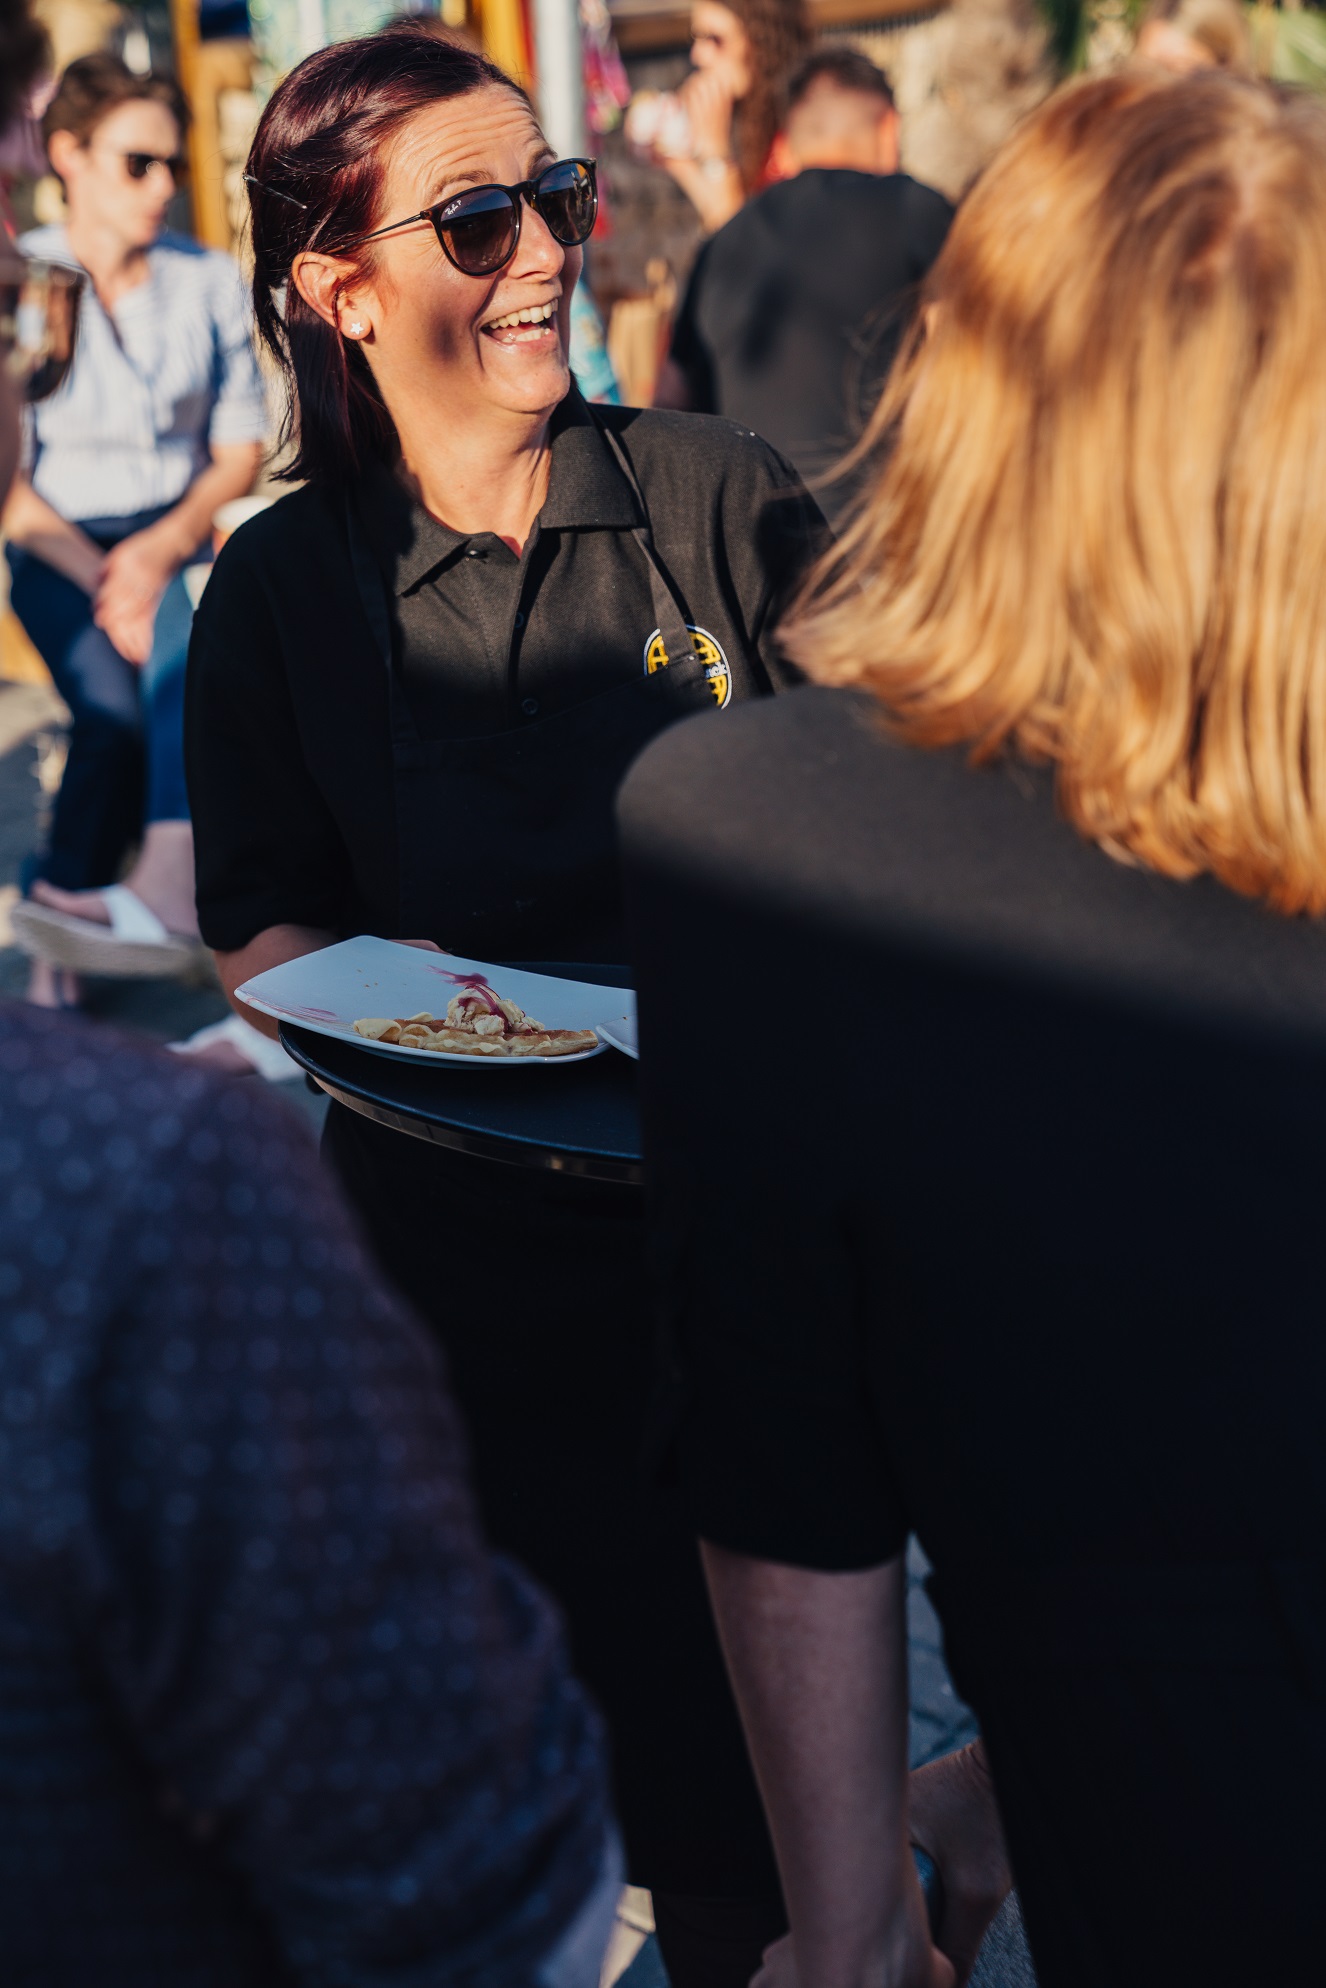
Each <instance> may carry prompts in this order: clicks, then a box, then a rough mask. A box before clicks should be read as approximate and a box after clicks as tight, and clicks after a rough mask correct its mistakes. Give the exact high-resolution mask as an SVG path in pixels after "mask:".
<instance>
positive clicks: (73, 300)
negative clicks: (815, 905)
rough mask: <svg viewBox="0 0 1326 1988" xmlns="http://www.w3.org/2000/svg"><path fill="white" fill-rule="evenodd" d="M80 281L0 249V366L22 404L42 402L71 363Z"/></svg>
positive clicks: (76, 274)
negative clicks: (23, 401)
mask: <svg viewBox="0 0 1326 1988" xmlns="http://www.w3.org/2000/svg"><path fill="white" fill-rule="evenodd" d="M82 292H83V277H82V274H81V272H80V271H78V270H76V269H66V268H65V267H64V265H63V264H62V263H58V262H43V261H41V260H39V259H34V258H32V257H29V256H23V255H20V254H19V253H18V252H17V251H16V250H15V249H12V248H11V247H10V246H9V244H8V243H7V242H6V243H3V244H0V367H3V368H4V370H5V372H6V373H7V374H8V375H9V377H10V379H11V380H12V381H13V383H14V385H15V386H16V387H17V388H18V389H19V391H20V392H21V393H22V395H23V398H24V399H25V400H27V401H34V400H45V398H46V396H47V395H48V394H52V393H54V392H55V389H56V388H57V387H58V386H59V385H60V384H61V382H62V381H63V380H64V377H65V375H66V373H67V372H68V371H69V368H70V366H71V365H72V364H73V358H74V345H75V342H76V340H77V337H78V307H79V302H80V299H81V297H82Z"/></svg>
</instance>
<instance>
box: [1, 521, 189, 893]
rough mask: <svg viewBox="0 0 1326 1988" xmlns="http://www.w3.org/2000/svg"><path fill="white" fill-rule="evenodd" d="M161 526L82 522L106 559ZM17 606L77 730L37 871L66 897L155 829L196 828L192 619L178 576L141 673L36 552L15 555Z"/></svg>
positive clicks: (81, 597) (80, 596)
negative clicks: (189, 696) (190, 745)
mask: <svg viewBox="0 0 1326 1988" xmlns="http://www.w3.org/2000/svg"><path fill="white" fill-rule="evenodd" d="M160 516H161V512H160V511H145V512H142V513H141V514H140V515H139V516H137V517H132V518H92V519H81V520H80V521H79V522H80V528H81V529H82V530H83V531H85V532H86V533H87V534H88V536H89V537H90V538H93V539H95V540H96V542H97V544H98V545H99V546H101V548H102V550H103V551H109V550H110V548H111V546H113V545H118V544H119V542H120V540H121V539H124V538H128V537H129V536H130V534H131V533H132V532H136V531H142V530H144V529H145V527H146V526H148V525H150V524H152V523H154V522H155V520H156V519H157V518H159V517H160ZM7 552H8V558H9V572H10V589H9V597H10V603H11V605H12V607H13V609H14V612H15V614H16V615H17V616H18V618H19V620H20V621H21V622H22V624H23V627H24V629H25V630H26V631H27V634H28V638H29V640H30V641H31V643H32V645H33V647H34V648H35V649H36V650H37V653H38V654H39V655H40V657H41V659H42V661H43V662H44V663H45V665H46V667H47V669H48V670H49V671H50V673H51V676H52V678H53V680H54V683H55V687H56V689H57V690H58V691H59V693H60V695H61V697H63V699H64V701H65V703H66V704H67V705H68V706H69V710H70V713H71V715H72V718H73V727H72V730H71V732H70V736H69V757H68V760H67V762H66V764H65V771H64V779H63V780H62V782H61V783H60V792H59V795H58V797H57V799H56V803H55V808H54V810H53V813H52V818H51V831H50V837H49V841H48V843H47V847H46V849H45V850H44V851H43V852H42V854H41V855H40V856H38V857H37V858H36V859H35V860H34V862H33V863H32V864H30V865H29V867H28V872H27V875H28V880H29V881H31V879H32V877H33V876H39V877H45V878H47V879H48V880H49V882H51V883H53V884H58V885H59V886H60V888H61V889H63V890H95V889H97V888H98V887H99V886H100V885H102V884H109V883H113V882H114V881H115V879H116V877H117V876H118V874H119V871H120V867H121V864H122V863H123V861H124V857H125V855H126V853H127V852H128V850H129V849H130V848H131V847H132V846H133V844H134V843H135V842H136V841H137V840H138V838H139V836H140V835H141V834H142V832H143V829H144V827H145V826H146V824H147V823H149V822H154V821H187V820H188V818H189V801H188V795H187V793H186V791H185V786H184V668H185V664H186V662H187V661H188V654H189V631H190V628H191V627H192V624H193V609H192V607H191V606H190V604H189V597H188V594H187V593H186V592H185V587H184V581H183V579H182V578H181V577H180V575H179V574H176V576H175V578H174V579H173V580H172V581H171V583H170V585H169V586H168V587H167V589H166V591H165V594H164V595H163V596H162V600H161V605H160V606H159V607H158V609H157V619H156V629H155V632H154V635H153V641H152V654H151V655H150V657H149V658H148V660H147V662H146V663H145V664H144V665H143V667H142V668H141V669H139V668H137V667H136V666H135V665H134V664H133V663H131V662H129V661H127V660H126V658H125V657H123V656H122V655H121V654H120V652H119V650H118V649H117V648H116V647H115V646H114V644H113V643H112V642H111V640H110V638H109V636H107V635H104V634H103V633H102V631H101V629H99V628H98V627H97V625H96V623H95V622H94V621H93V619H92V602H91V600H90V599H89V598H88V596H87V595H86V594H85V593H84V592H83V590H82V588H81V587H77V586H75V585H74V582H73V581H72V580H67V579H66V578H65V577H64V575H63V574H62V573H57V572H56V571H55V569H54V567H52V566H48V565H47V564H46V562H45V560H44V559H38V558H37V557H36V556H35V554H33V553H31V552H24V551H23V550H22V548H21V547H19V546H16V545H11V546H9V547H8V548H7Z"/></svg>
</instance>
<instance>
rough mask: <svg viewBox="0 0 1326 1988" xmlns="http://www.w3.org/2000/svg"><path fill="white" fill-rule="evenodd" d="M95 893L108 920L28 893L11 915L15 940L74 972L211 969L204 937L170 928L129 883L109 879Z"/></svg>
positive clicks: (155, 975)
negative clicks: (43, 901) (36, 899)
mask: <svg viewBox="0 0 1326 1988" xmlns="http://www.w3.org/2000/svg"><path fill="white" fill-rule="evenodd" d="M96 895H97V896H98V897H99V898H100V899H101V902H102V903H103V904H104V905H105V907H106V911H107V914H108V915H109V917H110V924H109V925H101V924H98V923H97V922H96V920H94V919H91V918H77V917H75V916H74V915H73V913H72V912H68V911H55V910H53V909H52V907H51V906H50V905H49V904H37V903H35V902H34V901H33V899H32V898H24V899H23V900H22V902H21V903H19V904H16V905H15V906H14V907H13V909H12V910H11V912H10V914H9V922H10V927H11V929H12V931H13V934H14V943H15V945H17V946H19V947H21V948H22V950H23V951H24V952H25V953H27V954H28V955H29V956H30V957H31V958H33V959H42V960H45V961H46V962H47V963H48V964H49V965H50V966H63V967H67V968H68V969H69V971H70V972H71V973H104V974H109V975H112V976H114V977H116V978H120V979H142V980H165V979H170V980H173V979H183V978H186V977H188V976H190V975H193V974H197V973H201V972H203V971H205V970H206V969H207V967H208V965H209V957H210V956H209V954H208V951H207V948H206V946H205V945H204V944H203V942H202V940H201V939H186V938H182V937H181V936H180V934H179V933H178V932H168V931H167V930H166V927H165V926H164V925H163V924H162V922H161V920H160V919H159V918H158V917H157V915H156V912H155V911H152V910H151V909H149V907H148V906H147V905H146V904H144V903H143V900H142V898H141V897H139V896H138V894H137V892H136V891H132V890H130V889H129V886H128V885H127V884H108V885H107V887H106V889H105V890H99V891H98V892H97V893H96Z"/></svg>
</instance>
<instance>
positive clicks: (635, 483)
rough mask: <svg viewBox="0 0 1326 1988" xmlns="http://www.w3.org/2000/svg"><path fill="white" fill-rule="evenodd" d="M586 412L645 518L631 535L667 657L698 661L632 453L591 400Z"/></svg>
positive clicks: (684, 610) (677, 660)
mask: <svg viewBox="0 0 1326 1988" xmlns="http://www.w3.org/2000/svg"><path fill="white" fill-rule="evenodd" d="M586 412H587V413H588V415H589V418H590V420H591V421H592V422H593V423H594V426H595V427H596V428H597V429H598V432H599V434H600V435H601V436H602V437H603V439H604V441H605V442H606V443H607V445H608V447H609V448H610V449H611V450H612V453H613V455H614V456H615V457H616V460H617V467H618V469H619V470H620V471H621V473H622V475H623V476H624V477H625V478H626V481H627V482H628V483H629V484H630V486H631V494H632V496H633V497H634V498H635V501H636V503H637V504H638V505H639V506H640V513H641V516H642V517H643V518H644V524H643V525H638V526H637V527H636V529H635V530H634V531H633V532H632V533H631V536H632V538H633V539H634V540H635V542H636V544H637V545H638V546H639V548H640V550H641V552H643V553H644V555H645V564H646V565H647V566H648V568H649V592H650V595H651V597H652V599H653V603H654V619H655V621H657V623H658V632H659V634H660V635H661V636H662V638H663V647H664V650H665V652H666V654H667V658H668V661H669V662H670V663H679V662H682V661H683V660H684V659H685V658H686V657H688V656H693V657H694V658H695V659H696V661H697V662H698V661H699V660H700V652H699V650H698V649H697V648H696V646H695V637H694V636H693V635H692V634H691V631H690V629H689V628H688V627H687V625H686V608H685V605H684V603H683V602H682V601H681V600H680V599H679V598H678V596H677V593H676V591H675V589H674V588H673V585H672V582H671V580H670V579H669V578H668V576H667V574H666V573H665V572H664V571H663V568H662V566H661V565H660V564H659V561H658V555H657V553H656V552H655V550H654V533H653V528H652V527H651V525H650V522H649V506H648V504H646V502H645V493H644V491H643V490H642V489H641V488H640V481H639V478H638V477H637V476H636V473H635V471H634V469H632V467H631V460H630V457H629V456H628V455H627V453H626V451H625V449H624V448H623V447H622V445H621V441H620V439H619V437H618V436H616V435H614V434H613V432H612V430H611V428H609V427H608V425H607V424H606V422H603V421H600V420H599V418H598V416H597V415H596V414H595V412H594V410H593V408H592V407H591V406H590V405H589V403H588V402H586Z"/></svg>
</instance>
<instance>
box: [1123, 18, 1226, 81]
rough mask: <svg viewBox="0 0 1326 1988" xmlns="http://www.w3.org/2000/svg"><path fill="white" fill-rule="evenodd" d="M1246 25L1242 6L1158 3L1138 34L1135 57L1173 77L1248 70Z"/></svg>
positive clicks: (1143, 22) (1145, 19)
mask: <svg viewBox="0 0 1326 1988" xmlns="http://www.w3.org/2000/svg"><path fill="white" fill-rule="evenodd" d="M1249 52H1250V51H1249V42H1248V24H1247V21H1246V20H1245V19H1244V14H1243V9H1242V7H1240V6H1239V5H1238V0H1155V4H1154V5H1153V6H1151V7H1149V8H1148V9H1147V12H1146V14H1145V16H1144V18H1143V21H1142V25H1141V27H1140V28H1139V29H1138V31H1137V54H1138V56H1139V57H1140V58H1141V60H1142V61H1144V62H1154V63H1155V64H1156V66H1157V67H1158V68H1160V69H1168V70H1169V71H1170V72H1171V74H1173V75H1175V76H1188V75H1191V73H1192V72H1193V70H1195V69H1233V70H1246V69H1247V67H1248V60H1249Z"/></svg>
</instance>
